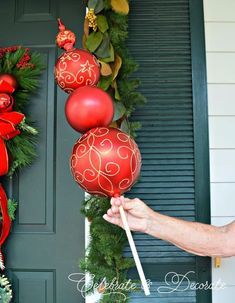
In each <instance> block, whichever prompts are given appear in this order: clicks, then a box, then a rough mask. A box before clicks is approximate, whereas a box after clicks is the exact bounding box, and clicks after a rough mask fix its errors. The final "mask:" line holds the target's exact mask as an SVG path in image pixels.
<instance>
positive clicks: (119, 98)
mask: <svg viewBox="0 0 235 303" xmlns="http://www.w3.org/2000/svg"><path fill="white" fill-rule="evenodd" d="M112 87H113V88H114V91H115V95H114V97H115V99H116V100H121V96H120V94H119V91H118V87H117V81H116V80H114V81H113V83H112Z"/></svg>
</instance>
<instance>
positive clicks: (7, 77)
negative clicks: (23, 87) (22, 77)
mask: <svg viewBox="0 0 235 303" xmlns="http://www.w3.org/2000/svg"><path fill="white" fill-rule="evenodd" d="M1 81H6V82H7V83H8V84H10V85H11V86H12V87H13V88H14V89H16V88H17V87H18V83H17V80H16V78H15V77H14V76H13V75H11V74H0V83H1ZM0 91H1V92H2V90H0ZM13 91H14V90H13Z"/></svg>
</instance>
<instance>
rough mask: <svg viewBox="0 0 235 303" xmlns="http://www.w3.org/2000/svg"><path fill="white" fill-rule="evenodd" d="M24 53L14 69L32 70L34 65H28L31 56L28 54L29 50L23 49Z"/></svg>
mask: <svg viewBox="0 0 235 303" xmlns="http://www.w3.org/2000/svg"><path fill="white" fill-rule="evenodd" d="M24 50H25V53H24V55H23V56H22V58H21V59H20V61H19V62H18V63H17V64H16V67H17V68H19V69H22V68H34V67H35V65H34V64H33V63H29V61H30V60H31V56H30V54H29V48H25V49H24Z"/></svg>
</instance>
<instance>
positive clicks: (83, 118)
mask: <svg viewBox="0 0 235 303" xmlns="http://www.w3.org/2000/svg"><path fill="white" fill-rule="evenodd" d="M65 115H66V118H67V120H68V123H69V124H70V125H71V126H72V127H73V128H74V129H75V130H77V131H78V132H80V133H85V132H86V131H88V130H90V129H91V128H94V127H98V126H109V124H110V123H111V122H112V120H113V115H114V106H113V101H112V98H111V97H110V96H109V94H107V93H106V92H105V91H103V90H102V89H100V88H97V87H94V86H83V87H80V88H78V89H76V90H75V91H74V92H73V93H72V94H71V95H70V96H69V97H68V100H67V102H66V105H65Z"/></svg>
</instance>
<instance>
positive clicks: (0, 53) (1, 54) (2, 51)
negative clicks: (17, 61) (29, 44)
mask: <svg viewBox="0 0 235 303" xmlns="http://www.w3.org/2000/svg"><path fill="white" fill-rule="evenodd" d="M19 48H20V46H16V45H14V46H9V47H1V48H0V59H2V58H3V57H4V56H5V55H6V53H14V52H15V51H17V49H19Z"/></svg>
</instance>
